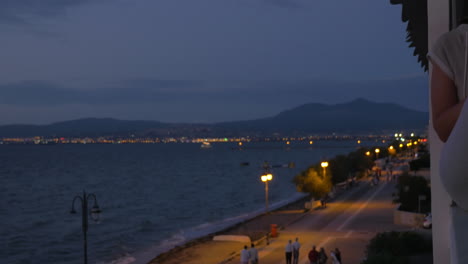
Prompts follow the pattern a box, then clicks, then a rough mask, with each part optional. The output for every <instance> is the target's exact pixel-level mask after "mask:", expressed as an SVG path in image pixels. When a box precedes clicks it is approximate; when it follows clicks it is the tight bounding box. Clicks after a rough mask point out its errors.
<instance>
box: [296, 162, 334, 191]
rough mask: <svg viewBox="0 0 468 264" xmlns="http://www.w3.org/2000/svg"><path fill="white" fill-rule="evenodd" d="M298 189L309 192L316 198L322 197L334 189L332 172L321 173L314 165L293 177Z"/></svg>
mask: <svg viewBox="0 0 468 264" xmlns="http://www.w3.org/2000/svg"><path fill="white" fill-rule="evenodd" d="M293 182H294V183H295V184H296V188H297V191H299V192H303V193H309V194H310V195H311V196H312V197H314V198H315V199H320V198H322V197H324V196H325V195H326V194H328V193H329V192H330V191H331V189H332V186H333V185H332V182H331V174H330V173H325V175H319V173H317V170H316V169H315V168H314V167H309V168H308V169H307V170H305V171H303V172H301V173H299V174H298V175H296V176H295V177H294V179H293Z"/></svg>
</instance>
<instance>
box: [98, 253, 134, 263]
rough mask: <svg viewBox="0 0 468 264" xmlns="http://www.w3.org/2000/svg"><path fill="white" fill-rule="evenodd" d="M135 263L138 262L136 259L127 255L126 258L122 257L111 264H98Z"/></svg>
mask: <svg viewBox="0 0 468 264" xmlns="http://www.w3.org/2000/svg"><path fill="white" fill-rule="evenodd" d="M135 261H136V258H135V257H132V256H131V255H129V254H125V256H123V257H120V258H118V259H116V260H113V261H111V262H98V263H97V264H131V263H134V262H135Z"/></svg>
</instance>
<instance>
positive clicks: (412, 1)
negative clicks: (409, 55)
mask: <svg viewBox="0 0 468 264" xmlns="http://www.w3.org/2000/svg"><path fill="white" fill-rule="evenodd" d="M390 3H391V4H393V5H398V4H401V5H402V11H401V20H402V21H403V22H408V25H407V27H406V32H407V35H406V41H407V42H409V43H410V44H409V47H411V48H414V53H413V55H414V56H416V57H417V58H418V62H419V63H420V64H421V66H422V68H423V69H424V71H427V70H428V64H429V63H428V60H427V57H426V54H427V52H428V22H427V21H428V20H427V0H390Z"/></svg>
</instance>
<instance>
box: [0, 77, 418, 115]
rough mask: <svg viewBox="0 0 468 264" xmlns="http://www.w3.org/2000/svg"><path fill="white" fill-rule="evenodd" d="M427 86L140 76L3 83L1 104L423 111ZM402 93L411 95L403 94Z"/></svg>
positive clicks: (398, 82) (402, 81) (388, 82)
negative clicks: (91, 84) (367, 103)
mask: <svg viewBox="0 0 468 264" xmlns="http://www.w3.org/2000/svg"><path fill="white" fill-rule="evenodd" d="M426 87H427V78H426V77H416V78H407V79H399V80H378V81H377V80H376V81H365V82H364V81H363V82H336V81H319V80H314V81H236V82H229V81H223V82H219V81H218V82H216V81H196V80H195V81H194V80H155V79H137V80H129V81H124V82H121V83H120V84H118V85H115V86H113V87H106V88H100V89H70V88H67V87H61V86H58V85H54V84H52V83H47V82H39V81H30V82H21V83H15V84H8V85H0V91H1V96H0V104H4V105H16V106H26V107H30V106H60V105H69V104H81V105H89V106H91V105H94V106H105V105H108V106H115V105H119V104H125V105H141V104H146V105H158V104H171V105H174V106H184V105H187V104H191V105H200V106H207V105H216V104H220V103H222V104H225V105H231V106H233V107H238V106H241V105H243V106H247V105H251V106H263V107H264V106H266V105H268V107H270V106H271V105H275V107H276V108H278V110H281V109H282V108H285V107H292V106H297V105H299V104H303V103H309V102H326V103H339V102H345V101H349V100H352V99H354V98H356V97H366V98H367V99H371V100H375V101H392V102H397V103H401V104H403V105H406V106H409V107H410V108H413V109H414V108H415V109H420V110H423V109H426V108H427V95H426V90H425V89H426ZM401 94H406V96H404V97H401Z"/></svg>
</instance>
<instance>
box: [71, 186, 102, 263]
mask: <svg viewBox="0 0 468 264" xmlns="http://www.w3.org/2000/svg"><path fill="white" fill-rule="evenodd" d="M90 198H92V199H93V200H94V204H93V207H92V208H91V210H89V214H90V215H91V218H92V219H93V220H94V221H96V222H97V221H98V220H99V214H100V213H101V209H99V205H98V202H97V198H96V195H95V194H94V193H86V192H85V191H83V196H78V195H77V196H75V198H73V202H72V208H71V210H70V213H71V214H76V210H75V201H76V200H79V201H81V214H82V228H83V236H84V263H85V264H87V263H88V239H87V236H86V233H87V232H88V200H89V199H90Z"/></svg>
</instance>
